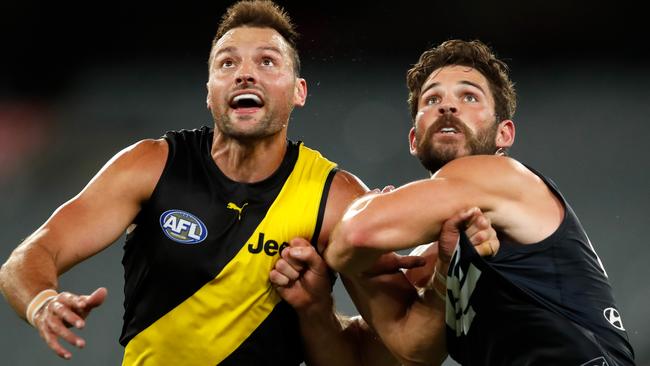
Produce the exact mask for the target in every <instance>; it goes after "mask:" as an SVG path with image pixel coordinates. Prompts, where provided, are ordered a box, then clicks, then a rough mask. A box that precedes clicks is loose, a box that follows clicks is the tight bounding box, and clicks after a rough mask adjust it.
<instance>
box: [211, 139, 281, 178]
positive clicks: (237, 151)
mask: <svg viewBox="0 0 650 366" xmlns="http://www.w3.org/2000/svg"><path fill="white" fill-rule="evenodd" d="M286 150H287V133H286V129H283V130H282V131H281V132H279V133H277V134H274V135H271V136H268V137H264V138H257V139H252V140H242V139H236V138H233V137H229V136H226V135H224V134H223V133H222V132H220V131H219V130H217V129H215V130H214V138H213V140H212V150H211V151H210V153H211V155H212V159H213V160H214V162H215V164H217V166H218V167H219V169H220V170H221V171H222V172H223V174H225V175H226V176H227V177H228V178H230V179H232V180H234V181H236V182H241V183H255V182H259V181H262V180H264V179H266V178H268V177H269V176H271V174H273V173H274V172H275V171H276V170H277V169H278V167H280V164H281V163H282V159H283V158H284V154H285V152H286Z"/></svg>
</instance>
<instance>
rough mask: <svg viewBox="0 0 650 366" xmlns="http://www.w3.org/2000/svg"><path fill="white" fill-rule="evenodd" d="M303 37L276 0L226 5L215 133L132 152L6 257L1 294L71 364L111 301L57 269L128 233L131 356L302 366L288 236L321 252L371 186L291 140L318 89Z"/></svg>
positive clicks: (217, 50)
mask: <svg viewBox="0 0 650 366" xmlns="http://www.w3.org/2000/svg"><path fill="white" fill-rule="evenodd" d="M295 39H296V33H295V31H294V29H293V26H292V24H291V22H290V19H289V18H288V16H287V15H286V14H285V13H284V12H283V11H282V10H281V9H280V8H278V7H277V6H276V5H275V4H273V3H272V2H269V1H242V2H239V3H237V4H235V5H233V6H232V7H231V8H229V10H228V12H227V13H226V14H225V15H224V17H223V19H222V21H221V24H220V26H219V28H218V31H217V34H216V37H215V38H214V42H213V45H212V50H211V53H210V58H209V80H208V82H207V107H208V108H209V110H210V111H211V113H212V116H213V119H214V127H203V128H199V129H191V130H179V131H172V132H168V133H166V134H165V135H164V137H163V138H161V139H150V140H143V141H140V142H138V143H136V144H134V145H132V146H129V147H127V148H126V149H124V150H122V151H121V152H120V153H118V154H117V155H116V156H115V157H113V158H112V159H111V160H110V161H108V163H106V165H105V166H104V167H103V168H102V169H101V170H100V171H99V172H98V173H97V175H96V176H95V177H94V178H93V179H92V180H91V181H90V182H89V183H88V185H87V186H86V187H85V188H84V189H83V190H82V191H81V192H80V193H79V194H78V195H77V196H75V197H74V198H72V199H71V200H69V201H68V202H66V203H65V204H63V205H62V206H61V207H59V208H58V209H57V210H55V211H54V213H53V214H52V216H51V217H50V218H49V219H48V220H47V221H46V222H45V223H44V224H43V225H42V226H41V227H40V228H38V229H37V230H36V231H35V232H34V233H33V234H32V235H30V236H29V237H28V238H27V239H26V240H25V241H24V242H23V243H22V244H21V245H20V246H18V248H17V249H16V250H15V251H14V252H13V253H12V254H11V256H10V258H9V259H8V260H7V262H6V263H5V264H4V265H3V267H2V270H1V272H0V285H1V288H2V292H3V294H4V295H5V297H6V298H7V299H8V301H9V303H10V304H11V306H12V307H13V308H14V309H15V310H16V312H17V313H18V314H19V315H20V316H21V317H23V318H25V319H26V320H27V321H28V322H29V323H31V324H32V325H33V326H34V327H36V328H37V329H38V331H39V333H40V335H41V336H42V338H43V339H44V340H45V342H46V343H47V345H48V346H49V347H50V348H51V349H52V350H53V351H54V352H56V354H57V355H59V356H60V357H62V358H65V359H69V358H70V357H72V353H71V352H70V351H69V350H68V349H66V348H65V347H63V346H62V345H61V344H60V339H63V340H65V341H66V342H68V343H70V344H72V345H74V346H76V347H80V348H81V347H83V346H84V345H85V340H83V339H82V338H80V337H79V336H77V335H76V334H75V333H74V332H73V331H72V330H71V329H69V328H68V327H72V328H82V327H84V326H85V323H86V316H87V315H88V313H89V312H90V311H91V310H92V309H93V308H95V307H97V306H99V305H101V304H102V302H103V301H104V299H105V297H106V296H107V290H106V289H104V288H98V289H97V290H96V291H95V292H93V293H92V294H89V295H78V294H73V293H70V292H66V291H65V290H60V289H59V288H58V281H57V279H58V276H59V275H61V274H62V273H63V272H65V271H67V270H69V269H70V268H71V267H73V266H74V265H76V264H77V263H79V262H81V261H83V260H84V259H86V258H88V257H90V256H92V255H94V254H96V253H98V252H99V251H101V250H102V249H104V248H106V247H107V246H108V245H110V244H111V243H113V242H114V241H115V240H117V239H118V238H119V237H120V236H121V235H122V234H123V233H124V232H125V231H126V233H127V239H126V244H125V246H124V259H123V264H124V270H125V303H124V306H125V309H124V326H123V331H122V335H121V337H120V343H121V344H122V345H124V347H125V353H124V360H123V364H124V365H129V366H131V365H204V366H207V365H210V366H213V365H217V364H220V365H298V364H300V363H301V362H302V361H303V359H304V357H303V350H302V347H300V346H297V345H299V344H301V340H300V338H299V337H300V335H301V332H302V335H304V336H305V337H309V336H310V334H309V332H319V330H317V329H316V330H314V329H312V328H311V327H309V326H302V324H301V325H299V324H298V321H297V320H298V319H297V316H296V314H295V312H294V311H293V309H291V308H290V307H289V306H288V305H286V303H284V302H282V301H281V299H280V297H279V296H278V294H277V292H276V291H275V290H274V288H273V287H272V286H271V284H270V282H269V273H270V272H271V269H272V268H273V265H274V263H275V261H276V260H277V258H278V257H279V255H280V253H281V252H282V250H283V249H284V248H286V247H287V245H288V243H289V241H290V240H291V239H292V238H295V237H301V238H304V239H306V240H310V241H312V242H313V243H315V244H318V245H321V246H323V245H324V244H325V243H326V242H327V240H328V238H329V235H330V232H331V231H332V228H333V226H334V224H335V223H336V222H337V221H338V220H339V218H340V217H341V215H342V213H343V211H344V209H345V208H346V207H347V205H348V204H349V203H350V202H351V201H352V200H353V199H354V198H355V197H358V196H359V195H361V194H363V193H364V192H365V191H366V190H367V189H366V187H365V186H364V185H363V184H362V183H361V182H360V181H359V180H358V179H357V178H356V177H355V176H353V175H352V174H350V173H348V172H345V171H342V170H337V169H336V164H334V163H332V162H330V161H328V160H327V159H325V158H324V157H322V156H321V155H320V154H319V153H318V152H317V151H315V150H312V149H309V148H307V147H306V146H304V145H303V144H302V143H299V142H293V141H290V140H288V138H287V125H288V121H289V116H290V114H291V111H292V109H293V108H294V107H300V106H302V105H304V103H305V99H306V97H307V84H306V81H305V80H304V79H302V78H301V77H300V76H299V75H300V60H299V57H298V53H297V51H296V44H295ZM336 342H338V340H337V339H332V340H330V344H335V343H336ZM307 346H309V345H307ZM341 347H343V348H346V347H347V349H349V350H350V351H352V350H353V349H352V348H353V347H354V345H351V344H347V343H342V344H341Z"/></svg>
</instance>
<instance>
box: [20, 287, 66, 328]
mask: <svg viewBox="0 0 650 366" xmlns="http://www.w3.org/2000/svg"><path fill="white" fill-rule="evenodd" d="M58 294H59V293H58V292H56V290H52V289H51V288H48V289H47V290H43V291H41V292H39V293H38V295H36V296H34V298H33V299H32V301H30V302H29V305H27V310H26V311H25V318H27V321H28V322H29V324H31V325H32V326H35V325H34V315H36V313H38V312H39V311H40V310H41V309H42V308H43V306H45V305H46V304H47V303H48V302H49V301H50V300H51V299H52V298H53V297H55V296H56V295H58Z"/></svg>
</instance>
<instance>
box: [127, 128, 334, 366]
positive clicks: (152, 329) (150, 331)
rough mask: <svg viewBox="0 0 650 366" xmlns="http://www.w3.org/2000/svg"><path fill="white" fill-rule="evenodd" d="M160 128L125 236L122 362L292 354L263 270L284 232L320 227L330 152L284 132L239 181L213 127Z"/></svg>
mask: <svg viewBox="0 0 650 366" xmlns="http://www.w3.org/2000/svg"><path fill="white" fill-rule="evenodd" d="M164 138H165V139H166V141H167V143H168V146H169V154H168V158H167V163H166V165H165V168H164V171H163V173H162V175H161V177H160V180H159V181H158V183H157V185H156V188H155V189H154V192H153V194H152V196H151V198H150V199H149V200H148V201H147V202H146V203H145V204H144V205H143V207H142V209H141V211H140V213H139V214H138V216H137V217H136V219H135V221H134V224H135V225H134V226H135V228H134V229H132V230H131V231H130V232H129V233H128V235H127V239H126V243H125V246H124V259H123V261H122V263H123V265H124V270H125V287H124V292H125V300H124V308H125V313H124V326H123V329H122V335H121V337H120V343H121V344H122V345H124V346H125V353H124V360H123V365H129V366H131V365H210V366H214V365H240V366H246V365H299V364H300V363H301V362H302V361H303V354H302V349H301V346H300V345H301V344H302V342H301V339H300V333H299V328H298V321H297V317H296V314H295V312H294V311H293V309H292V308H291V307H290V306H289V305H288V304H286V303H285V302H283V301H281V299H280V298H279V296H278V294H277V293H276V291H275V290H274V289H273V288H272V286H271V284H270V282H269V279H268V277H269V273H270V271H271V269H272V268H273V265H274V264H275V261H276V260H277V258H278V256H279V252H280V251H281V250H282V249H284V247H286V246H287V245H288V244H287V243H288V242H289V240H291V239H292V238H294V237H304V238H306V239H309V240H312V242H313V239H315V238H317V236H318V234H319V232H320V226H321V223H322V219H323V214H324V208H325V202H326V199H327V193H328V191H329V187H330V184H331V180H332V177H333V176H334V173H335V171H336V168H335V164H334V163H332V162H330V161H328V160H327V159H325V158H323V157H322V156H321V155H320V154H319V153H318V152H316V151H314V150H311V149H308V148H307V147H305V146H304V145H303V144H302V143H294V142H291V141H288V143H287V145H288V146H287V151H286V153H285V156H284V159H283V161H282V163H281V165H280V167H279V168H278V169H277V170H276V171H275V172H274V173H273V174H272V175H271V176H270V177H268V178H267V179H265V180H263V181H260V182H257V183H251V184H245V183H238V182H234V181H232V180H230V179H229V178H228V177H226V176H225V175H224V174H223V173H222V172H221V171H220V170H219V169H218V167H217V166H216V164H215V163H214V161H213V159H212V157H211V155H210V150H211V145H212V138H213V130H212V129H210V128H208V127H203V128H201V129H197V130H181V131H172V132H168V133H167V134H166V135H165V136H164Z"/></svg>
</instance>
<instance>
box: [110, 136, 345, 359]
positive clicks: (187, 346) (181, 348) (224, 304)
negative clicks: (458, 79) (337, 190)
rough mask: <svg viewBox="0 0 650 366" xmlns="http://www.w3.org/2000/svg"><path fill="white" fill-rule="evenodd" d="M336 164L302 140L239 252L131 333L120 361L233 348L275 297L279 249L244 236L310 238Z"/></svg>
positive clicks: (206, 354)
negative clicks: (273, 281)
mask: <svg viewBox="0 0 650 366" xmlns="http://www.w3.org/2000/svg"><path fill="white" fill-rule="evenodd" d="M334 167H335V164H334V163H332V162H330V161H328V160H327V159H325V158H324V157H322V156H321V155H320V153H318V152H317V151H314V150H311V149H309V148H307V147H305V146H304V145H302V144H301V145H300V153H299V156H298V160H297V162H296V165H295V167H294V169H293V171H292V172H291V174H290V175H289V178H287V181H286V182H285V184H284V186H283V187H282V190H281V191H280V193H279V195H278V197H277V198H276V199H275V201H274V202H273V204H272V205H271V207H270V208H269V211H268V212H267V214H266V216H265V217H264V219H263V220H262V222H260V224H259V226H258V227H257V228H256V229H255V231H254V232H253V234H252V235H251V237H250V238H249V239H248V240H247V241H246V242H245V243H244V245H243V246H242V248H241V249H240V250H239V252H238V253H237V255H236V256H235V257H234V258H233V259H232V260H231V261H230V262H229V263H228V264H227V265H226V266H225V267H224V268H223V270H222V271H221V272H220V273H219V274H218V275H217V277H216V278H214V279H213V280H212V281H210V282H209V283H207V284H205V285H204V286H203V287H202V288H201V289H199V290H198V291H197V292H196V293H194V294H193V295H192V296H191V297H189V298H188V299H186V300H185V301H184V302H182V303H181V304H180V305H178V306H177V307H176V308H174V309H172V310H171V311H170V312H169V313H167V314H165V315H164V316H163V317H161V318H160V319H158V320H157V321H156V322H154V323H153V324H151V325H150V326H149V327H148V328H146V329H144V330H143V331H141V332H140V333H138V334H137V335H136V336H135V337H134V338H133V339H131V341H129V343H128V344H127V346H126V349H125V352H124V360H123V363H122V365H128V366H132V365H190V366H191V365H201V366H208V365H209V366H214V365H216V364H218V363H219V362H221V361H223V360H224V359H225V358H226V357H227V356H228V355H229V354H231V353H232V352H233V351H234V350H236V349H237V347H239V346H240V345H241V344H242V342H243V341H244V340H245V339H246V338H248V337H249V336H250V335H251V333H253V331H254V330H255V329H256V328H257V327H258V326H259V325H260V324H262V322H264V320H265V319H266V317H267V316H268V315H269V314H270V313H271V311H272V310H273V308H274V307H275V305H276V304H277V303H278V302H280V297H279V296H278V294H277V293H276V292H275V290H273V288H272V287H271V284H270V282H269V273H270V271H271V269H272V268H273V266H274V265H275V262H276V260H277V258H278V256H277V253H276V254H275V255H272V256H271V255H268V254H267V253H265V251H264V250H262V251H261V252H259V253H257V254H253V253H251V252H249V250H248V244H249V243H251V244H252V245H254V246H257V243H258V240H259V237H260V233H264V239H265V241H268V240H274V241H275V242H277V243H278V247H279V246H280V245H281V244H282V243H283V242H289V240H291V239H292V238H294V237H303V238H307V239H310V238H311V235H312V234H313V233H314V230H315V227H316V221H317V217H318V210H319V207H320V203H321V202H320V200H321V196H322V193H323V188H324V184H325V181H326V180H327V176H328V174H329V172H330V171H331V169H332V168H334ZM270 252H271V253H273V252H274V251H273V250H270Z"/></svg>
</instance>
